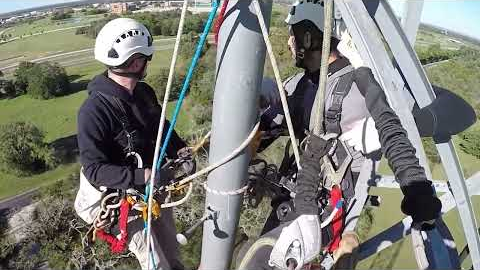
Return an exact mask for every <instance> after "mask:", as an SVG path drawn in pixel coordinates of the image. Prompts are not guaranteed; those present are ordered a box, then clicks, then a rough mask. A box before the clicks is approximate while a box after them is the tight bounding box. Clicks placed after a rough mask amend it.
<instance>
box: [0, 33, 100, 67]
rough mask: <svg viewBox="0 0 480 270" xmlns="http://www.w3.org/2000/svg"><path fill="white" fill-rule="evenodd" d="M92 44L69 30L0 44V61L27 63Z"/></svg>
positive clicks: (88, 46)
mask: <svg viewBox="0 0 480 270" xmlns="http://www.w3.org/2000/svg"><path fill="white" fill-rule="evenodd" d="M94 44H95V41H94V40H93V39H90V38H88V37H86V36H83V35H75V29H71V30H66V31H61V32H54V33H48V34H44V35H38V36H34V37H29V38H25V39H21V40H15V41H12V42H9V43H5V44H0V60H1V59H7V58H11V57H19V58H20V57H21V58H22V60H23V61H28V60H31V59H34V58H38V57H42V56H48V55H52V54H57V53H62V52H70V51H76V50H81V49H85V48H91V47H93V45H94ZM2 65H3V63H2Z"/></svg>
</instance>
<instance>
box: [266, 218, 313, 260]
mask: <svg viewBox="0 0 480 270" xmlns="http://www.w3.org/2000/svg"><path fill="white" fill-rule="evenodd" d="M321 244H322V232H321V224H320V220H319V217H318V216H317V215H301V216H300V217H298V218H297V219H295V220H294V221H293V222H292V223H291V224H290V225H288V226H287V227H285V228H283V229H282V233H281V234H280V236H279V237H278V240H277V242H276V243H275V246H274V247H273V250H272V253H270V260H269V261H268V264H269V265H270V266H272V267H277V268H279V269H287V262H289V263H292V262H295V264H296V265H295V269H301V268H302V267H303V265H305V264H307V263H309V262H310V261H312V260H313V259H314V258H315V257H316V256H317V255H318V254H319V253H320V251H321Z"/></svg>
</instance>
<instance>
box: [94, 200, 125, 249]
mask: <svg viewBox="0 0 480 270" xmlns="http://www.w3.org/2000/svg"><path fill="white" fill-rule="evenodd" d="M129 210H130V203H129V202H128V201H127V200H126V199H122V202H121V205H120V217H119V221H118V224H119V229H120V238H119V239H117V238H116V237H115V236H113V235H111V234H108V233H106V232H105V231H104V230H103V229H97V230H96V236H97V237H98V238H99V239H101V240H103V241H105V242H107V243H108V244H109V245H110V249H111V251H112V253H122V252H123V251H124V250H125V247H126V245H127V239H128V231H127V222H128V212H129Z"/></svg>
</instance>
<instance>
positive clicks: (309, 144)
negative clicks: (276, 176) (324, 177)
mask: <svg viewBox="0 0 480 270" xmlns="http://www.w3.org/2000/svg"><path fill="white" fill-rule="evenodd" d="M335 141H336V138H335V137H325V138H323V137H317V136H316V135H314V134H309V135H308V136H307V138H306V148H305V152H304V153H303V155H302V165H303V166H302V169H301V170H299V171H298V174H297V181H296V183H297V188H296V190H297V193H296V195H295V211H296V212H297V213H298V214H299V215H303V214H306V215H317V214H318V205H317V202H316V201H317V192H318V190H319V187H320V184H321V183H320V181H319V179H320V177H319V176H320V173H321V166H322V163H323V157H324V156H325V155H327V154H328V153H329V152H330V150H331V149H332V146H333V145H334V142H335Z"/></svg>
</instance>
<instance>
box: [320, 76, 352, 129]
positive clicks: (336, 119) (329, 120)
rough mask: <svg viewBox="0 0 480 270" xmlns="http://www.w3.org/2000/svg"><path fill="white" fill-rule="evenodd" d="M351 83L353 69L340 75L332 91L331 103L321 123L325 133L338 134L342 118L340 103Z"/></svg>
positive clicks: (348, 90) (341, 103)
mask: <svg viewBox="0 0 480 270" xmlns="http://www.w3.org/2000/svg"><path fill="white" fill-rule="evenodd" d="M352 84H353V71H351V72H348V73H346V74H344V75H342V76H341V77H340V78H339V81H338V83H337V85H336V86H335V89H333V93H332V105H331V106H330V108H328V110H327V112H326V113H325V119H324V122H323V124H324V125H325V130H326V132H327V133H335V134H338V135H340V134H341V133H342V128H341V126H340V120H341V118H342V105H343V99H344V98H345V96H346V95H347V94H348V93H349V92H350V88H352Z"/></svg>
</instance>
